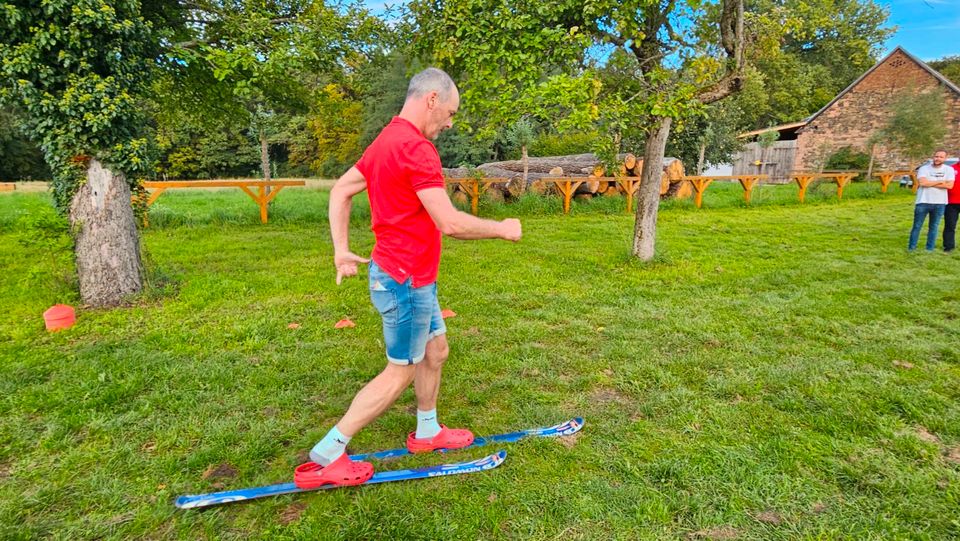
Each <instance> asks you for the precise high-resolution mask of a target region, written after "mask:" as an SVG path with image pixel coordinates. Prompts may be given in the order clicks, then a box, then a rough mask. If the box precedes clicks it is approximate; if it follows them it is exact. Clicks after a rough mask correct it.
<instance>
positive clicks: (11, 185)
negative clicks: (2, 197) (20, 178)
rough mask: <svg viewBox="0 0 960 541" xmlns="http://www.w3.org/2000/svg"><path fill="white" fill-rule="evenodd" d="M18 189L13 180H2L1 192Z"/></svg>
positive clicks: (0, 184) (0, 183)
mask: <svg viewBox="0 0 960 541" xmlns="http://www.w3.org/2000/svg"><path fill="white" fill-rule="evenodd" d="M16 189H17V185H16V184H14V183H13V182H0V192H12V191H14V190H16Z"/></svg>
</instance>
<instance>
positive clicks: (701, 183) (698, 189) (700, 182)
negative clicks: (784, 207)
mask: <svg viewBox="0 0 960 541" xmlns="http://www.w3.org/2000/svg"><path fill="white" fill-rule="evenodd" d="M681 178H682V180H686V181H689V182H690V184H691V185H692V186H693V191H694V193H695V194H696V203H697V208H700V206H701V205H702V204H703V192H705V191H707V186H710V183H711V182H713V181H715V180H736V181H739V182H740V186H741V187H742V188H743V200H744V201H746V202H747V204H748V205H749V204H750V195H751V193H752V192H753V187H754V186H755V185H756V184H757V182H758V181H761V180H767V179H768V178H770V177H769V175H691V176H684V177H681Z"/></svg>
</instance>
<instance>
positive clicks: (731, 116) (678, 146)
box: [666, 100, 744, 170]
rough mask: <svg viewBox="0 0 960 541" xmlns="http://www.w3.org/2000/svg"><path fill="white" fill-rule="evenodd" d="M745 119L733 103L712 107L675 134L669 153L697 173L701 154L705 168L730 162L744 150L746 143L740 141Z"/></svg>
mask: <svg viewBox="0 0 960 541" xmlns="http://www.w3.org/2000/svg"><path fill="white" fill-rule="evenodd" d="M742 118H743V114H742V111H741V110H740V109H739V108H738V107H737V106H736V105H735V103H734V102H733V101H732V100H730V101H728V100H724V101H722V102H720V103H716V104H713V105H710V106H708V107H706V108H705V109H704V111H703V114H702V115H697V116H695V117H693V118H690V119H688V120H687V122H685V123H684V124H683V125H682V126H681V127H680V128H678V129H677V130H675V131H674V133H673V135H672V136H671V138H670V142H669V143H668V144H667V152H666V153H667V155H669V156H673V157H675V158H678V159H679V160H680V161H682V162H683V163H684V165H685V166H686V169H687V170H696V167H694V165H696V164H698V163H700V152H701V151H703V165H704V166H709V165H718V164H723V163H728V162H729V161H730V159H731V158H732V157H733V155H734V154H735V153H737V152H739V151H741V150H742V149H743V145H744V140H743V139H739V138H737V135H738V134H739V133H740V124H741V119H742Z"/></svg>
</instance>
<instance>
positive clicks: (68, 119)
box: [0, 0, 156, 211]
mask: <svg viewBox="0 0 960 541" xmlns="http://www.w3.org/2000/svg"><path fill="white" fill-rule="evenodd" d="M0 11H2V12H3V16H2V17H0V34H2V35H3V36H4V40H3V41H0V75H2V77H0V101H2V102H7V103H13V104H16V105H17V106H18V107H20V108H22V110H23V111H24V126H25V128H26V131H27V133H28V135H29V136H30V137H31V138H32V139H33V140H35V141H37V142H38V143H40V145H41V148H43V149H44V152H45V155H46V160H47V163H48V164H49V165H50V166H51V169H52V170H53V177H54V194H55V202H56V204H57V207H58V208H59V209H60V210H61V211H66V209H67V207H68V206H69V203H70V201H71V199H72V198H73V194H74V193H75V191H76V189H77V188H78V186H79V184H80V182H81V181H82V178H83V167H84V165H85V163H86V160H85V159H82V158H79V157H85V156H94V157H97V158H99V159H101V160H104V161H106V162H107V163H109V164H112V166H113V167H116V168H117V169H119V170H120V171H123V172H125V173H126V176H127V179H128V182H130V183H131V185H132V186H135V185H136V174H137V173H139V172H142V171H144V170H146V168H147V166H148V163H149V161H148V159H147V150H148V145H147V140H146V138H144V136H143V130H142V128H143V126H144V119H143V115H142V112H141V104H140V102H139V101H138V96H139V95H140V93H141V92H142V91H143V90H144V89H145V88H146V87H147V85H148V84H149V80H150V74H151V63H152V59H153V58H154V57H155V56H156V55H155V49H154V42H153V37H152V30H151V25H150V24H149V23H148V22H147V21H146V20H145V19H144V18H143V16H142V15H141V13H140V3H139V2H138V1H137V0H120V1H117V2H106V1H105V0H81V1H79V2H45V3H36V2H20V1H16V2H12V3H11V2H4V3H0ZM93 36H96V43H95V44H94V43H93Z"/></svg>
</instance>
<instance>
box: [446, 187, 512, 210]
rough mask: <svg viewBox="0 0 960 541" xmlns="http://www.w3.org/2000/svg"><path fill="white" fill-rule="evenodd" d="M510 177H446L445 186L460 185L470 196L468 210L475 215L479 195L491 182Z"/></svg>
mask: <svg viewBox="0 0 960 541" xmlns="http://www.w3.org/2000/svg"><path fill="white" fill-rule="evenodd" d="M509 180H510V179H507V178H499V177H490V178H447V179H446V184H447V186H460V188H461V189H463V191H464V192H466V193H467V195H469V196H470V211H471V212H472V213H473V215H474V216H476V215H477V206H478V204H479V202H480V196H481V195H483V193H484V192H486V191H487V189H488V188H490V185H491V184H497V183H501V182H509Z"/></svg>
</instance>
